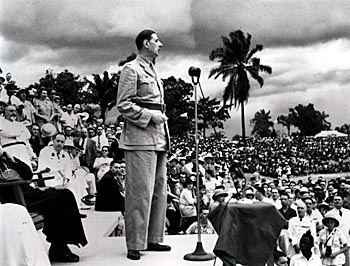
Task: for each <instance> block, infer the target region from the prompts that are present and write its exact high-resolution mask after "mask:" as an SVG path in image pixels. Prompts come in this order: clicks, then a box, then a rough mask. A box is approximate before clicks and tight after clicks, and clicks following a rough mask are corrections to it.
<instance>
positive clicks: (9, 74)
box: [6, 73, 12, 81]
mask: <svg viewBox="0 0 350 266" xmlns="http://www.w3.org/2000/svg"><path fill="white" fill-rule="evenodd" d="M11 78H12V75H11V73H7V74H6V80H7V81H10V80H11Z"/></svg>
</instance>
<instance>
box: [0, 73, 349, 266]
mask: <svg viewBox="0 0 350 266" xmlns="http://www.w3.org/2000/svg"><path fill="white" fill-rule="evenodd" d="M0 83H1V84H0V115H1V118H0V125H1V130H0V143H1V146H2V151H3V152H4V154H8V155H9V156H11V158H12V157H15V158H17V159H19V160H20V161H22V162H24V163H25V164H27V165H28V167H29V168H30V170H32V171H41V172H43V173H45V174H47V175H48V176H50V177H51V178H50V179H48V180H46V181H45V183H46V186H47V187H51V188H54V189H56V190H59V191H62V190H69V191H70V192H69V193H70V194H69V195H68V194H67V195H66V197H68V198H70V200H67V201H69V203H67V202H66V203H65V204H67V205H69V206H71V205H72V204H73V205H75V206H76V207H73V209H74V210H75V208H77V211H75V212H78V214H77V215H78V216H79V218H84V216H85V215H84V214H80V213H79V209H86V208H91V206H93V205H95V210H96V211H120V212H122V214H124V213H125V175H126V170H125V167H126V164H125V159H124V152H123V150H122V149H120V147H119V138H120V134H121V131H122V129H123V126H124V122H119V123H117V124H110V125H106V124H104V121H103V120H102V119H89V117H88V115H87V113H85V112H83V111H82V110H81V106H80V105H79V104H74V103H69V104H66V105H63V102H62V99H61V98H60V97H59V96H58V95H57V92H56V90H55V89H48V88H44V87H42V88H41V89H40V91H35V90H26V89H19V88H18V87H17V86H16V84H15V82H14V81H13V80H12V77H11V75H6V79H4V78H0ZM171 144H172V146H171V150H170V151H169V152H168V164H167V192H168V193H167V212H166V218H167V219H166V232H167V234H192V233H197V232H198V230H201V231H202V232H203V233H214V229H213V227H212V225H211V223H210V221H209V220H208V219H207V214H208V212H209V211H210V210H211V209H212V208H215V207H216V206H217V205H220V204H222V203H224V202H225V201H228V200H231V201H237V202H242V203H254V202H257V201H262V202H267V203H270V204H274V205H275V206H276V208H277V209H278V210H280V212H281V214H282V215H283V216H284V217H285V219H286V220H289V225H288V226H287V227H286V228H284V230H282V233H281V236H280V239H279V245H278V250H279V251H278V252H279V253H276V254H277V255H278V254H279V255H281V254H282V255H281V256H277V255H276V258H277V259H276V265H279V264H278V261H284V259H283V256H284V255H285V257H286V258H287V259H288V261H287V262H289V260H290V261H291V265H299V264H296V263H295V260H297V259H296V257H295V256H299V257H300V256H301V255H300V254H302V255H303V256H307V255H305V254H306V253H307V252H306V253H305V254H304V253H303V246H302V240H303V237H304V234H305V233H306V232H308V231H310V233H308V234H309V236H308V239H309V240H310V239H311V238H312V239H313V240H312V244H313V245H312V246H313V249H312V254H314V255H315V256H318V257H319V258H321V259H322V260H323V265H342V264H344V263H345V261H347V262H348V257H349V256H348V251H347V242H348V241H349V240H350V235H349V233H350V232H349V229H350V211H349V210H348V209H349V208H350V180H348V179H347V178H345V177H338V178H336V179H332V180H325V179H324V178H322V174H326V173H341V172H349V171H350V161H349V158H350V139H349V138H305V137H303V138H302V137H288V138H287V137H285V138H263V139H256V138H248V139H247V141H246V142H242V141H239V140H238V141H229V140H228V139H225V138H220V139H219V138H216V137H215V136H211V137H208V138H206V139H205V140H204V139H201V140H200V142H199V155H198V166H197V165H196V154H195V152H194V146H195V145H194V140H193V139H191V138H190V139H184V138H178V137H173V138H172V140H171ZM197 169H198V175H197ZM310 174H319V175H320V177H319V178H317V180H312V179H311V177H310V178H309V179H308V180H307V181H302V180H299V181H298V182H296V181H295V180H294V179H293V177H294V176H301V175H305V176H307V175H310ZM263 176H266V177H263ZM197 177H198V178H199V180H198V183H199V190H200V198H199V199H198V200H199V201H200V202H197V197H196V195H195V193H196V192H195V191H196V186H197ZM49 191H52V190H49ZM50 197H51V195H50ZM55 197H57V198H60V197H62V195H59V196H58V195H56V196H55ZM72 199H74V200H73V201H75V203H72ZM56 204H57V203H56ZM198 206H199V208H198ZM70 208H71V207H70ZM197 213H199V215H200V220H201V223H200V225H198V223H197V218H196V217H197ZM74 215H75V214H74ZM73 223H75V224H77V225H76V227H77V228H78V230H79V231H80V236H78V237H77V239H74V241H73V240H72V241H68V242H67V241H66V243H64V244H63V243H61V242H60V243H55V242H54V243H55V244H54V245H53V247H52V249H51V256H50V257H51V258H53V259H54V260H55V259H56V260H58V261H77V260H78V259H79V257H77V256H76V255H75V254H72V253H70V251H69V249H67V246H66V244H77V245H79V244H80V245H85V244H86V239H85V236H84V233H83V231H82V230H83V229H82V227H81V222H77V221H76V220H74V221H73ZM199 226H200V229H199ZM46 232H47V231H44V233H46ZM124 233H125V232H124V229H123V228H121V234H124ZM48 234H49V235H50V232H49V233H48ZM304 240H305V239H304ZM48 241H49V237H48ZM51 242H52V241H51ZM309 242H310V241H309ZM309 244H310V243H309ZM328 246H329V247H331V250H332V251H331V253H330V254H329V252H330V251H327V249H329V248H328ZM300 250H301V252H300ZM62 252H63V253H64V256H62V254H61V253H62ZM327 252H328V253H327ZM283 254H284V255H283ZM49 255H50V254H49ZM309 255H310V254H309ZM310 256H311V255H310ZM281 258H282V259H281ZM309 258H310V257H309ZM299 259H303V258H302V257H300V258H299ZM281 265H282V264H281ZM315 265H318V264H315Z"/></svg>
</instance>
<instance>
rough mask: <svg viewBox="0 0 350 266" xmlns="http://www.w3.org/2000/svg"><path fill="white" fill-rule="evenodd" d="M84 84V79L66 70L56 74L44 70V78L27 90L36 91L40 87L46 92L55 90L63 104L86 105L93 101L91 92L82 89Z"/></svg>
mask: <svg viewBox="0 0 350 266" xmlns="http://www.w3.org/2000/svg"><path fill="white" fill-rule="evenodd" d="M86 84H87V83H86V80H85V79H83V78H81V77H80V76H79V75H75V74H73V73H72V72H70V71H69V70H67V69H66V70H64V71H62V72H61V73H58V74H57V73H54V72H53V71H52V70H46V73H45V76H44V77H42V78H40V79H39V82H36V83H34V84H31V85H29V87H28V88H36V89H37V90H40V88H41V87H44V88H46V89H47V90H50V89H55V90H56V91H57V93H58V95H59V96H61V98H62V100H63V102H64V104H67V103H86V102H91V101H92V99H93V93H92V92H91V90H89V89H84V87H85V86H86Z"/></svg>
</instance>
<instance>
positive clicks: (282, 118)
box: [277, 113, 293, 137]
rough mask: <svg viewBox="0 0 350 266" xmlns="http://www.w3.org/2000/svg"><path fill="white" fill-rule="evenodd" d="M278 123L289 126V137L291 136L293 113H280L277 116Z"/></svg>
mask: <svg viewBox="0 0 350 266" xmlns="http://www.w3.org/2000/svg"><path fill="white" fill-rule="evenodd" d="M277 123H278V124H281V125H282V126H284V127H286V128H287V132H288V137H289V136H290V127H291V126H292V125H293V120H292V117H291V114H290V113H289V114H288V115H279V116H278V117H277Z"/></svg>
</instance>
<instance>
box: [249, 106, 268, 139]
mask: <svg viewBox="0 0 350 266" xmlns="http://www.w3.org/2000/svg"><path fill="white" fill-rule="evenodd" d="M250 123H251V125H253V130H252V134H253V135H255V136H259V137H270V136H271V133H272V132H273V122H272V121H271V115H270V111H268V112H266V111H265V110H264V109H261V110H259V111H257V112H256V113H255V115H254V118H253V119H252V120H250Z"/></svg>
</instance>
